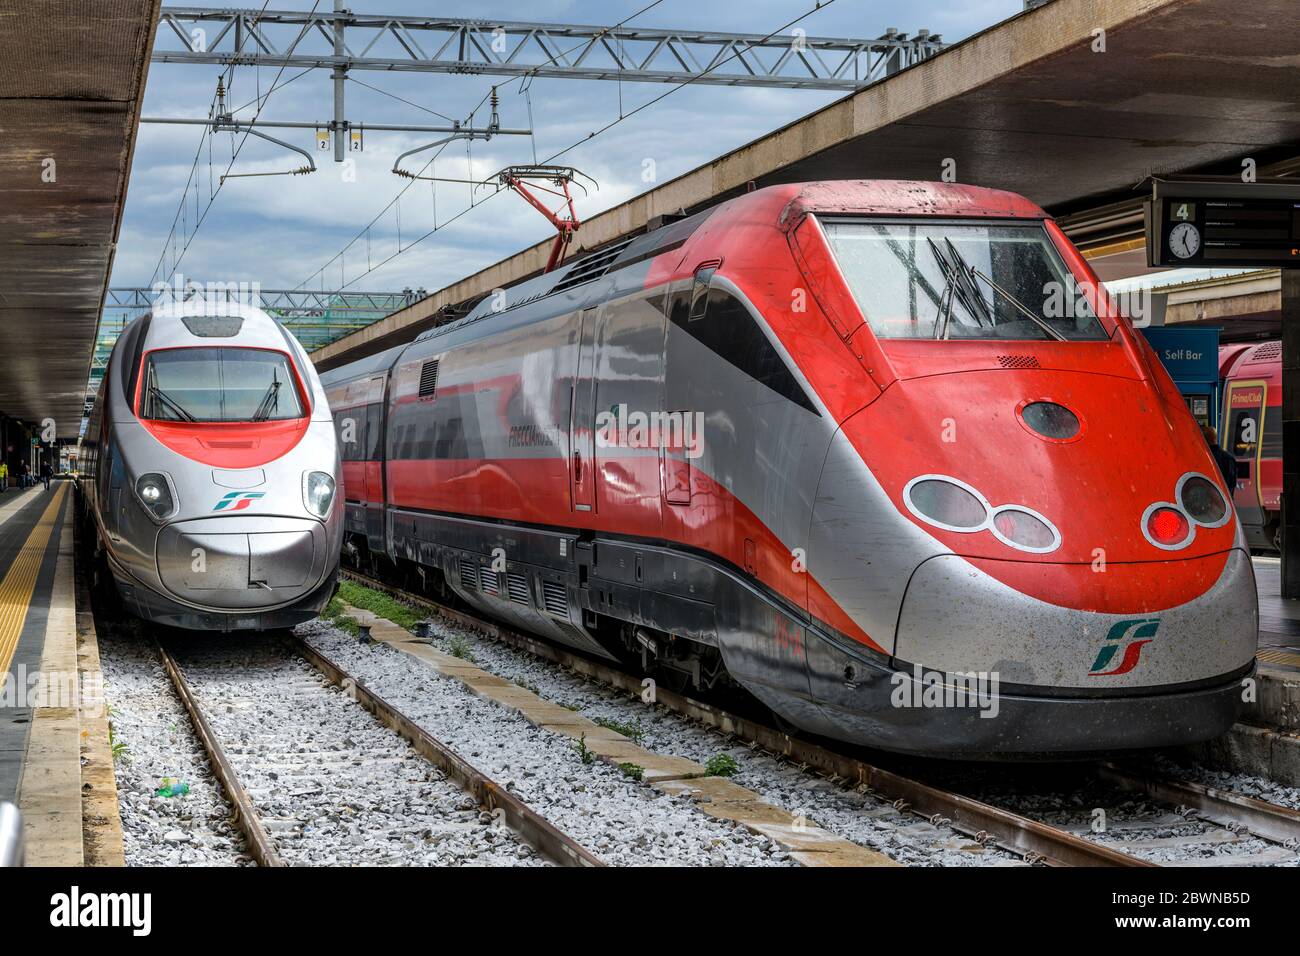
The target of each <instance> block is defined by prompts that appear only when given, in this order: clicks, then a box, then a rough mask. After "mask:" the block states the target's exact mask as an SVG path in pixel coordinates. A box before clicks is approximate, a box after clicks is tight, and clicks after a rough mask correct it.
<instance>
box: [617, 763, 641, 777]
mask: <svg viewBox="0 0 1300 956" xmlns="http://www.w3.org/2000/svg"><path fill="white" fill-rule="evenodd" d="M618 769H619V770H622V771H623V776H625V777H631V778H632V779H633V780H637V781H639V780H641V778H643V777H644V776H645V767H642V766H641V765H640V764H635V763H621V764H619V765H618Z"/></svg>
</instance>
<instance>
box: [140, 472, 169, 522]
mask: <svg viewBox="0 0 1300 956" xmlns="http://www.w3.org/2000/svg"><path fill="white" fill-rule="evenodd" d="M135 493H136V497H138V498H139V499H140V503H141V504H143V505H144V506H145V508H146V509H147V510H148V511H149V513H150V514H152V515H153V516H154V517H155V518H166V517H167V516H168V515H170V514H171V513H172V512H173V511H175V510H176V499H175V498H174V497H173V496H172V490H171V486H170V485H169V484H168V483H167V478H166V477H165V476H164V475H159V474H156V473H153V472H151V473H149V474H147V475H141V476H140V477H139V478H137V479H136V480H135Z"/></svg>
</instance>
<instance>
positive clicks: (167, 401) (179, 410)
mask: <svg viewBox="0 0 1300 956" xmlns="http://www.w3.org/2000/svg"><path fill="white" fill-rule="evenodd" d="M149 397H150V398H152V399H153V400H154V401H155V402H161V403H162V405H163V407H164V408H168V409H170V410H171V413H172V414H173V415H175V416H176V417H177V418H179V419H180V420H181V421H185V422H197V421H198V419H197V418H195V417H194V416H193V415H191V414H190V413H189V412H187V411H186V410H185V408H184V407H183V406H182V405H181V404H180V402H178V401H176V399H174V398H172V397H171V396H170V395H168V394H167V393H166V392H164V391H163V390H162V389H161V388H159V387H158V386H157V385H154V384H152V383H151V384H150V385H149Z"/></svg>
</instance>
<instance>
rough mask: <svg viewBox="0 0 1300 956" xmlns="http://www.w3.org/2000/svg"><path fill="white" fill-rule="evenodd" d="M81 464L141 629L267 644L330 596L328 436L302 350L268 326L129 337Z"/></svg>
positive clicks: (334, 561)
mask: <svg viewBox="0 0 1300 956" xmlns="http://www.w3.org/2000/svg"><path fill="white" fill-rule="evenodd" d="M82 460H83V471H82V480H81V489H82V492H83V494H82V501H83V504H84V508H85V517H86V518H87V519H88V520H89V521H92V522H93V528H94V541H95V543H96V549H97V552H99V553H100V554H101V555H102V556H103V558H104V560H105V561H106V562H107V567H108V570H109V572H110V573H111V575H112V578H113V580H114V582H115V583H116V586H117V591H118V593H119V594H120V595H121V597H122V600H123V603H124V604H125V605H126V607H127V609H128V610H129V611H131V612H132V613H135V614H137V615H139V616H140V617H142V618H145V619H147V620H150V621H155V622H158V623H162V624H168V625H172V626H177V627H184V628H191V629H201V630H218V631H232V630H250V629H251V630H263V629H267V628H279V627H290V626H292V625H294V624H298V623H301V622H303V621H308V620H311V619H312V618H313V617H315V616H316V615H317V614H318V613H319V611H320V610H321V609H322V608H323V607H324V605H325V604H326V603H327V602H328V600H329V598H330V596H331V595H332V594H333V593H334V590H335V586H336V577H337V570H338V558H339V544H340V540H339V539H340V533H341V527H342V513H343V499H342V495H341V494H339V493H337V482H338V480H339V457H338V451H337V447H336V444H335V438H334V425H333V420H332V418H331V416H330V410H329V406H328V404H327V402H326V398H325V393H324V392H323V391H322V390H321V386H320V382H319V380H318V379H317V377H316V372H315V370H314V369H313V367H312V364H311V362H310V361H309V360H308V358H307V355H306V353H305V352H304V351H303V348H302V346H301V345H300V344H299V343H298V341H297V340H296V339H295V338H294V337H293V335H291V334H290V333H289V332H288V331H287V330H286V329H285V328H284V327H283V326H281V325H280V324H279V323H277V322H276V321H275V320H274V319H272V318H271V317H270V316H269V315H267V314H266V313H265V312H263V311H262V310H260V309H256V308H251V307H247V306H240V305H233V304H221V305H213V304H210V303H209V304H200V305H198V306H195V305H193V304H190V305H186V304H181V305H175V306H167V307H164V308H158V309H155V310H154V311H153V312H152V314H150V315H146V316H144V317H142V318H140V319H137V320H136V321H135V322H132V323H131V324H130V325H129V326H127V328H126V330H125V331H124V332H123V333H122V336H121V337H120V338H119V339H118V341H117V344H116V346H115V347H114V349H113V353H112V356H111V358H110V359H109V363H108V369H107V371H106V372H105V374H104V379H103V381H102V382H101V384H100V387H99V393H98V397H97V399H96V401H95V408H94V413H93V414H92V416H91V419H90V422H89V427H88V428H87V431H86V436H85V438H84V440H83V443H82Z"/></svg>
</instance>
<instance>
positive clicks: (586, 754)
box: [574, 734, 596, 764]
mask: <svg viewBox="0 0 1300 956" xmlns="http://www.w3.org/2000/svg"><path fill="white" fill-rule="evenodd" d="M574 747H575V749H577V751H578V757H579V759H581V760H582V762H583V763H584V764H593V763H595V762H596V754H595V752H594V751H592V750H589V749H588V748H587V735H586V734H583V735H582V736H581V737H579V738H578V742H577V743H576V744H575V745H574Z"/></svg>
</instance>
